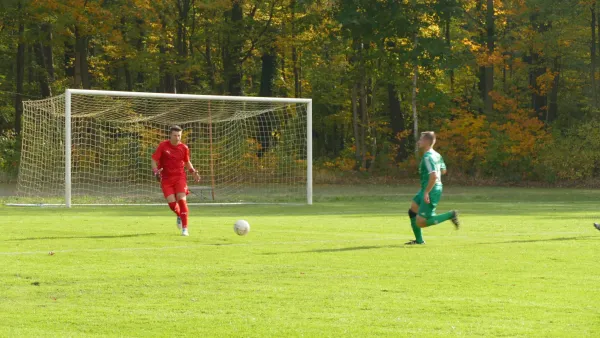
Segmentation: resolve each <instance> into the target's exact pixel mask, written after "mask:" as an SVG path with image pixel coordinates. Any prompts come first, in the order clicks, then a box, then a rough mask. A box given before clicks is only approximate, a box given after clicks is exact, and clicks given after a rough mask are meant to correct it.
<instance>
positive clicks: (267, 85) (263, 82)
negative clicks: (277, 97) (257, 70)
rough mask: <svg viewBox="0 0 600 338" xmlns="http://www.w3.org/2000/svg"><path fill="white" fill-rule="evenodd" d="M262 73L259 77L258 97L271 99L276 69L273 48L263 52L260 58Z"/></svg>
mask: <svg viewBox="0 0 600 338" xmlns="http://www.w3.org/2000/svg"><path fill="white" fill-rule="evenodd" d="M261 61H262V71H261V76H260V91H259V93H258V96H262V97H272V96H273V85H274V82H275V71H276V67H277V54H276V53H275V47H271V48H270V49H269V50H268V51H265V52H264V53H263V55H262V57H261Z"/></svg>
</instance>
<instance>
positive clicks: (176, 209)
mask: <svg viewBox="0 0 600 338" xmlns="http://www.w3.org/2000/svg"><path fill="white" fill-rule="evenodd" d="M169 208H171V210H173V212H174V213H175V214H176V215H177V216H180V217H181V215H180V214H181V213H180V212H179V205H177V202H170V203H169Z"/></svg>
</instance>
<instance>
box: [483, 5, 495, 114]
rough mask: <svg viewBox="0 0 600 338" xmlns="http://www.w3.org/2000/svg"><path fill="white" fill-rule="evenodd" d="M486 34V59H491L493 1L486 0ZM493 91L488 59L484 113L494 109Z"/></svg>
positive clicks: (491, 69) (493, 38)
mask: <svg viewBox="0 0 600 338" xmlns="http://www.w3.org/2000/svg"><path fill="white" fill-rule="evenodd" d="M486 32H487V41H486V42H487V44H486V45H487V51H488V57H490V58H491V56H492V54H493V53H494V40H495V24H494V0H487V14H486ZM492 90H494V65H493V64H490V60H489V59H488V61H487V64H486V67H485V96H484V107H485V111H486V113H491V112H492V110H493V109H494V102H493V100H492V96H491V95H490V92H491V91H492Z"/></svg>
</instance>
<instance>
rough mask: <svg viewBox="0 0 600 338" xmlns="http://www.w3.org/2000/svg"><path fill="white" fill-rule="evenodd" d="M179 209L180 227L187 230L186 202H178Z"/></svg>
mask: <svg viewBox="0 0 600 338" xmlns="http://www.w3.org/2000/svg"><path fill="white" fill-rule="evenodd" d="M177 203H179V209H180V210H181V212H180V213H179V217H181V226H182V227H184V228H187V225H188V224H187V223H188V222H187V221H188V206H187V202H186V200H179V201H178V202H177Z"/></svg>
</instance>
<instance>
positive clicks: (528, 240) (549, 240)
mask: <svg viewBox="0 0 600 338" xmlns="http://www.w3.org/2000/svg"><path fill="white" fill-rule="evenodd" d="M586 240H600V236H576V237H556V238H546V239H520V240H515V241H503V242H488V243H477V245H488V244H513V243H543V242H562V241H586Z"/></svg>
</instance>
